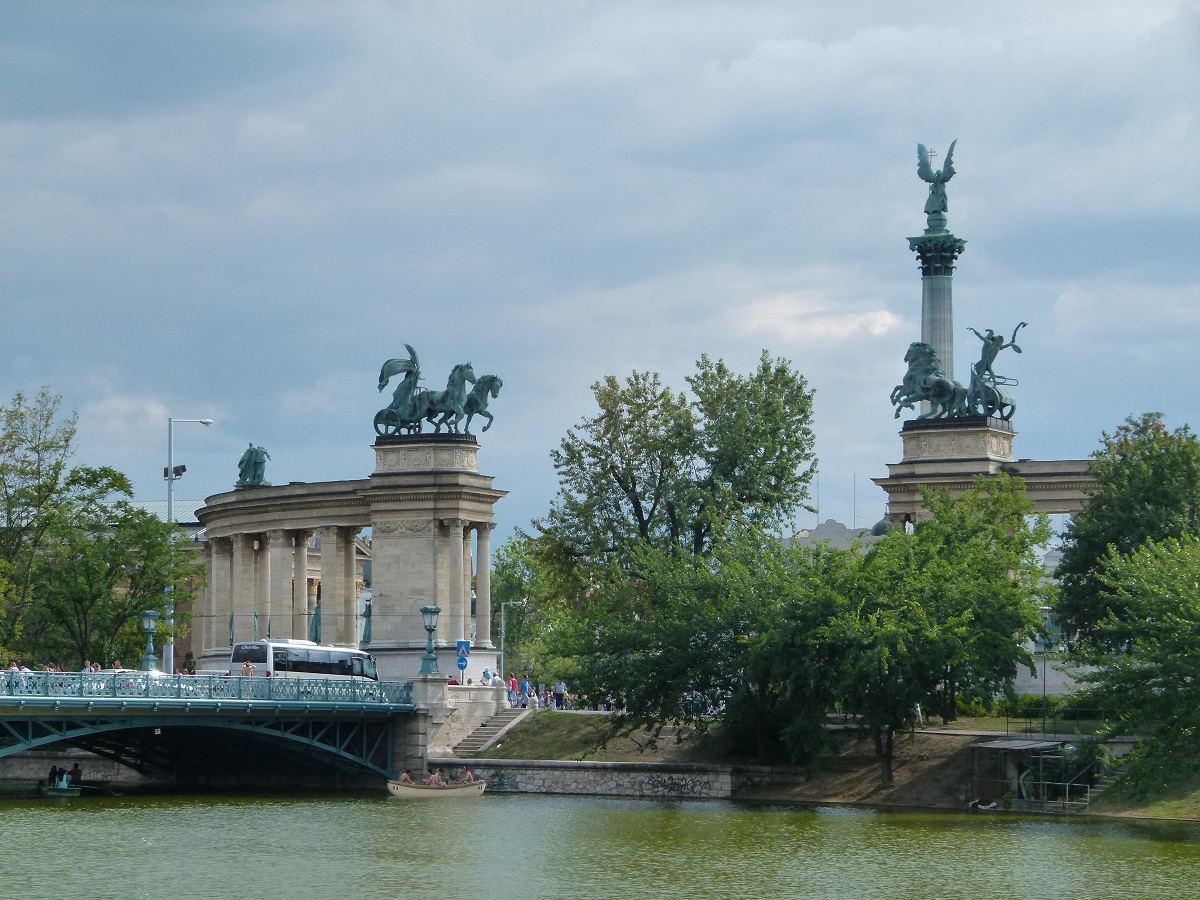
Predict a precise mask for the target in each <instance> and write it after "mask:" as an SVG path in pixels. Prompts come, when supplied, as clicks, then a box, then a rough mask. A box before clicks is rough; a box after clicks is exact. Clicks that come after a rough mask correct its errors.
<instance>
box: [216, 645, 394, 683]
mask: <svg viewBox="0 0 1200 900" xmlns="http://www.w3.org/2000/svg"><path fill="white" fill-rule="evenodd" d="M245 663H251V664H253V666H254V674H255V675H257V676H258V677H260V678H261V677H263V676H267V677H270V678H287V677H292V678H367V679H370V680H371V681H378V680H379V673H378V671H377V670H376V668H375V657H373V656H372V655H371V654H369V653H367V652H366V651H363V650H355V649H353V648H351V647H330V646H328V645H327V644H314V643H313V642H312V641H296V640H275V639H270V638H268V639H267V640H265V641H243V642H242V643H240V644H234V645H233V654H232V656H231V657H230V665H229V673H230V674H231V675H240V674H241V673H242V666H243V665H244V664H245Z"/></svg>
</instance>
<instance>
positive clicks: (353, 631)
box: [341, 528, 362, 647]
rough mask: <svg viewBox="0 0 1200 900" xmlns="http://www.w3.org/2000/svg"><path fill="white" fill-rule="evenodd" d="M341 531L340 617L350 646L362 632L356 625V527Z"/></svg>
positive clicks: (355, 643)
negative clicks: (343, 586) (341, 598)
mask: <svg viewBox="0 0 1200 900" xmlns="http://www.w3.org/2000/svg"><path fill="white" fill-rule="evenodd" d="M341 532H342V545H343V550H342V563H343V565H344V568H343V570H342V583H343V584H344V585H345V588H344V594H343V596H344V602H343V604H342V619H343V621H344V622H345V623H346V639H345V643H346V644H347V646H350V647H357V646H358V639H359V638H360V637H361V636H362V633H361V631H360V629H359V626H358V566H357V565H356V563H357V553H356V552H355V544H354V539H355V538H356V537H357V536H358V529H357V528H343V529H341Z"/></svg>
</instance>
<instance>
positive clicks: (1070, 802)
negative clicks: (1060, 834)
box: [971, 738, 1095, 810]
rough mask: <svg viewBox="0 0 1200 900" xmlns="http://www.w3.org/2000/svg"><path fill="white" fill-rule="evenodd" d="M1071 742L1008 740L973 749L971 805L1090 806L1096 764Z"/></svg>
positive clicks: (1017, 807) (983, 744)
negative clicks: (1088, 804)
mask: <svg viewBox="0 0 1200 900" xmlns="http://www.w3.org/2000/svg"><path fill="white" fill-rule="evenodd" d="M1074 750H1075V746H1074V744H1072V743H1070V742H1068V741H1048V740H1034V739H1029V738H1004V739H1002V740H996V741H985V742H983V743H979V744H975V745H974V746H973V747H972V748H971V756H972V759H971V790H972V795H973V797H974V801H973V803H972V805H973V806H978V807H983V808H991V807H992V806H993V804H994V805H995V806H1003V807H1004V808H1006V809H1018V810H1019V809H1029V810H1045V809H1047V808H1060V809H1064V810H1065V809H1070V808H1072V807H1075V806H1086V805H1087V802H1088V798H1089V795H1090V792H1091V783H1092V779H1093V778H1094V777H1095V773H1094V766H1093V764H1092V761H1091V760H1090V759H1086V760H1085V759H1080V758H1077V757H1076V756H1075V753H1074Z"/></svg>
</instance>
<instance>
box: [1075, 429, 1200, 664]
mask: <svg viewBox="0 0 1200 900" xmlns="http://www.w3.org/2000/svg"><path fill="white" fill-rule="evenodd" d="M1091 472H1092V474H1093V476H1094V477H1095V479H1096V488H1095V491H1094V493H1093V494H1092V496H1091V498H1090V499H1089V501H1088V503H1087V505H1086V506H1085V507H1084V508H1083V509H1082V510H1081V511H1080V512H1079V513H1077V514H1076V515H1075V516H1074V517H1073V519H1072V521H1071V524H1070V525H1069V526H1068V528H1067V532H1066V535H1065V537H1064V542H1063V556H1062V561H1061V562H1060V564H1059V566H1058V569H1057V571H1056V573H1055V574H1056V575H1057V577H1058V578H1059V579H1060V581H1061V593H1060V596H1059V600H1058V604H1057V606H1056V609H1055V616H1056V618H1057V621H1058V623H1059V626H1060V627H1061V628H1062V629H1063V632H1064V633H1065V634H1067V635H1068V636H1070V637H1072V638H1073V639H1074V640H1076V641H1079V642H1082V643H1085V644H1086V643H1091V642H1094V641H1097V640H1102V639H1104V636H1105V635H1111V634H1112V633H1113V632H1112V631H1111V630H1107V629H1102V628H1100V623H1102V622H1104V621H1105V620H1106V619H1108V618H1109V617H1110V616H1116V617H1117V618H1126V617H1127V616H1128V615H1129V610H1128V609H1127V608H1126V607H1125V605H1124V602H1123V600H1122V599H1121V598H1120V597H1119V596H1117V595H1115V594H1113V593H1112V592H1111V591H1109V590H1108V589H1107V588H1106V584H1107V582H1106V581H1105V579H1104V577H1103V572H1104V568H1105V566H1106V565H1108V564H1110V561H1111V560H1113V559H1114V558H1116V557H1117V556H1121V555H1125V554H1129V553H1131V552H1133V551H1135V550H1137V549H1138V548H1139V547H1141V546H1142V545H1143V544H1145V543H1147V542H1148V541H1158V540H1163V539H1165V538H1178V537H1181V536H1183V535H1186V534H1200V440H1198V439H1197V437H1196V435H1194V434H1193V433H1192V432H1191V430H1190V429H1189V428H1188V427H1187V426H1186V425H1184V426H1183V427H1181V428H1177V429H1175V430H1174V431H1168V430H1167V427H1166V425H1165V424H1164V423H1163V421H1162V415H1161V414H1160V413H1146V414H1144V415H1142V416H1141V417H1140V418H1132V417H1131V418H1128V419H1126V420H1125V423H1124V424H1123V425H1121V426H1120V427H1118V428H1117V429H1116V431H1115V432H1114V433H1113V434H1108V433H1107V432H1106V433H1105V434H1104V436H1103V438H1102V440H1101V446H1100V449H1098V450H1096V451H1095V452H1094V453H1093V454H1092V464H1091ZM1114 554H1115V556H1114Z"/></svg>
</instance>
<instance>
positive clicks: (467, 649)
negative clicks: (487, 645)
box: [458, 641, 471, 656]
mask: <svg viewBox="0 0 1200 900" xmlns="http://www.w3.org/2000/svg"><path fill="white" fill-rule="evenodd" d="M458 655H459V656H470V655H471V642H470V641H459V642H458Z"/></svg>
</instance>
